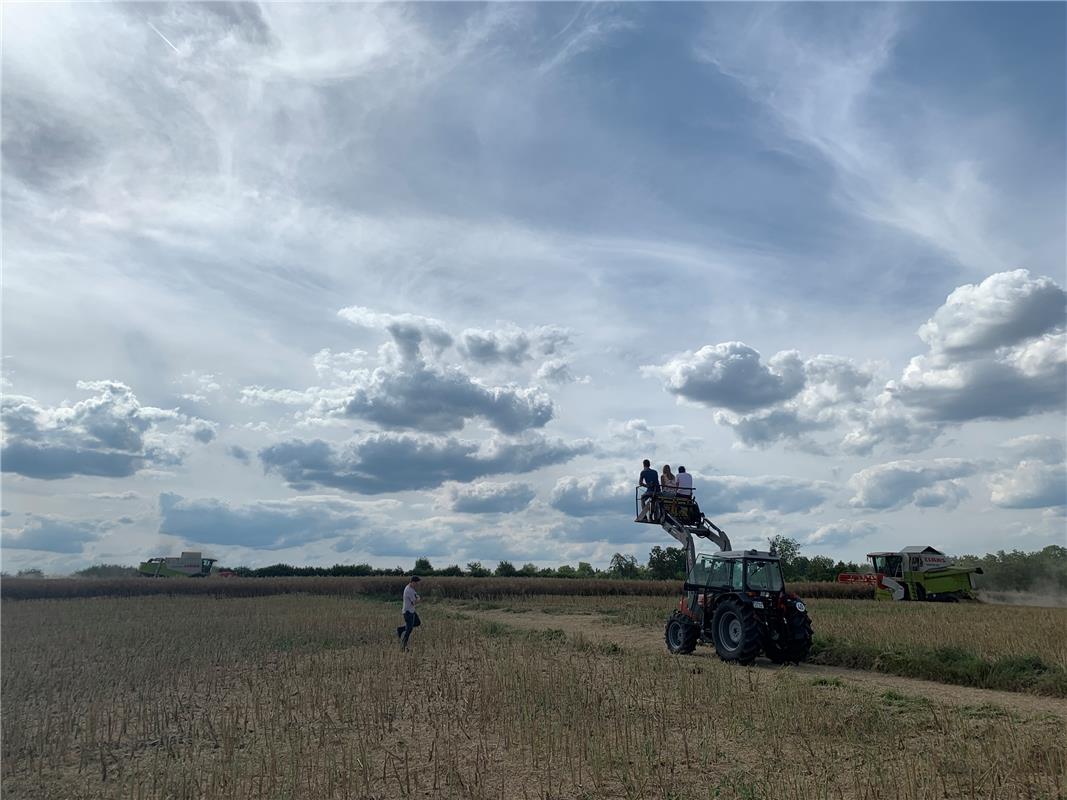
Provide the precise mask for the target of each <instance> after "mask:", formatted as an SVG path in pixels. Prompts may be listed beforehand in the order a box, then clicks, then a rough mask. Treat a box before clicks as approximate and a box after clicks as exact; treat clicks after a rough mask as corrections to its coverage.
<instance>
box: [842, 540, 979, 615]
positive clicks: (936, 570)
mask: <svg viewBox="0 0 1067 800" xmlns="http://www.w3.org/2000/svg"><path fill="white" fill-rule="evenodd" d="M867 558H869V559H870V560H871V565H872V566H873V567H874V572H842V573H841V574H840V575H838V576H837V580H838V582H840V583H869V584H871V585H872V586H874V596H875V599H877V600H935V601H938V600H939V601H941V602H945V603H957V602H959V601H960V600H973V599H974V588H975V587H974V576H975V575H981V574H982V568H981V567H957V566H956V562H955V560H954V559H952V558H949V557H948V556H946V555H945V554H944V553H942V552H941V551H940V550H936V549H934V548H933V547H929V546H926V547H924V546H915V545H913V546H911V547H905V548H904V549H903V550H901V551H900V552H899V553H892V552H889V553H868V554H867Z"/></svg>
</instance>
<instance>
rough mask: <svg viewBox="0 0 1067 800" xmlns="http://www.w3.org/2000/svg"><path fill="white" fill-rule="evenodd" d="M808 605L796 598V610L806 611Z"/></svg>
mask: <svg viewBox="0 0 1067 800" xmlns="http://www.w3.org/2000/svg"><path fill="white" fill-rule="evenodd" d="M807 610H808V607H807V606H806V605H804V603H802V602H801V601H800V600H797V611H807Z"/></svg>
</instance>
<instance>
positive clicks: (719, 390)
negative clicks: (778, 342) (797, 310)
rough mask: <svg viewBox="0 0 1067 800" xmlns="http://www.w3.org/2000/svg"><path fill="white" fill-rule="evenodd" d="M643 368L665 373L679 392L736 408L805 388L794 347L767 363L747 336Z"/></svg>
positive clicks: (761, 403)
mask: <svg viewBox="0 0 1067 800" xmlns="http://www.w3.org/2000/svg"><path fill="white" fill-rule="evenodd" d="M641 371H642V372H643V373H644V374H645V375H648V376H653V377H659V378H661V379H662V380H663V382H664V388H666V390H667V391H668V392H670V393H671V394H673V395H676V396H677V397H680V398H683V399H685V400H689V401H692V402H694V403H700V404H701V405H705V406H708V407H710V408H725V409H729V410H730V411H737V412H746V411H753V410H755V409H758V408H765V407H767V406H772V405H775V404H776V403H780V402H782V401H784V400H788V399H790V398H792V397H795V396H796V395H797V393H799V392H800V390H801V389H803V388H804V369H803V364H802V362H801V360H800V356H799V355H798V354H797V353H796V352H795V351H792V350H789V351H783V352H781V353H777V354H776V355H774V356H772V357H771V358H770V360H769V361H768V362H767V363H766V364H764V363H763V361H762V360H761V358H760V354H759V352H758V351H757V350H755V349H753V348H751V347H749V346H748V345H747V344H745V343H744V342H724V343H722V344H716V345H705V346H704V347H702V348H700V349H699V350H697V351H696V352H695V353H694V352H688V351H687V352H685V353H681V354H679V355H677V356H675V357H674V358H672V359H671V360H670V361H668V362H667V363H666V364H664V365H662V366H645V367H642V368H641Z"/></svg>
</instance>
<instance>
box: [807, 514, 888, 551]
mask: <svg viewBox="0 0 1067 800" xmlns="http://www.w3.org/2000/svg"><path fill="white" fill-rule="evenodd" d="M876 533H878V528H877V527H875V526H874V525H872V524H871V523H869V522H857V521H855V520H846V519H839V520H838V521H837V522H831V523H829V524H826V525H822V526H820V527H819V528H818V529H817V530H816V531H815V532H814V533H812V534H811V535H810V536H808V537H807V538H806V539H805V540H804V543H805V544H808V545H812V546H814V547H849V546H852V545H853V544H854V543H855V542H857V541H858V540H860V539H866V538H867V537H868V536H873V535H874V534H876Z"/></svg>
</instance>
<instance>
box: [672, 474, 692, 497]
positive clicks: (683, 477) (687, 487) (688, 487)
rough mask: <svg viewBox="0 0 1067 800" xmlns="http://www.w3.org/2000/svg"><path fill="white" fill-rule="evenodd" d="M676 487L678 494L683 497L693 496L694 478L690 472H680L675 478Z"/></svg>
mask: <svg viewBox="0 0 1067 800" xmlns="http://www.w3.org/2000/svg"><path fill="white" fill-rule="evenodd" d="M675 485H676V486H677V487H678V494H680V495H682V496H683V497H692V496H693V476H692V475H690V474H689V473H688V472H679V473H678V476H677V478H675Z"/></svg>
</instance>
